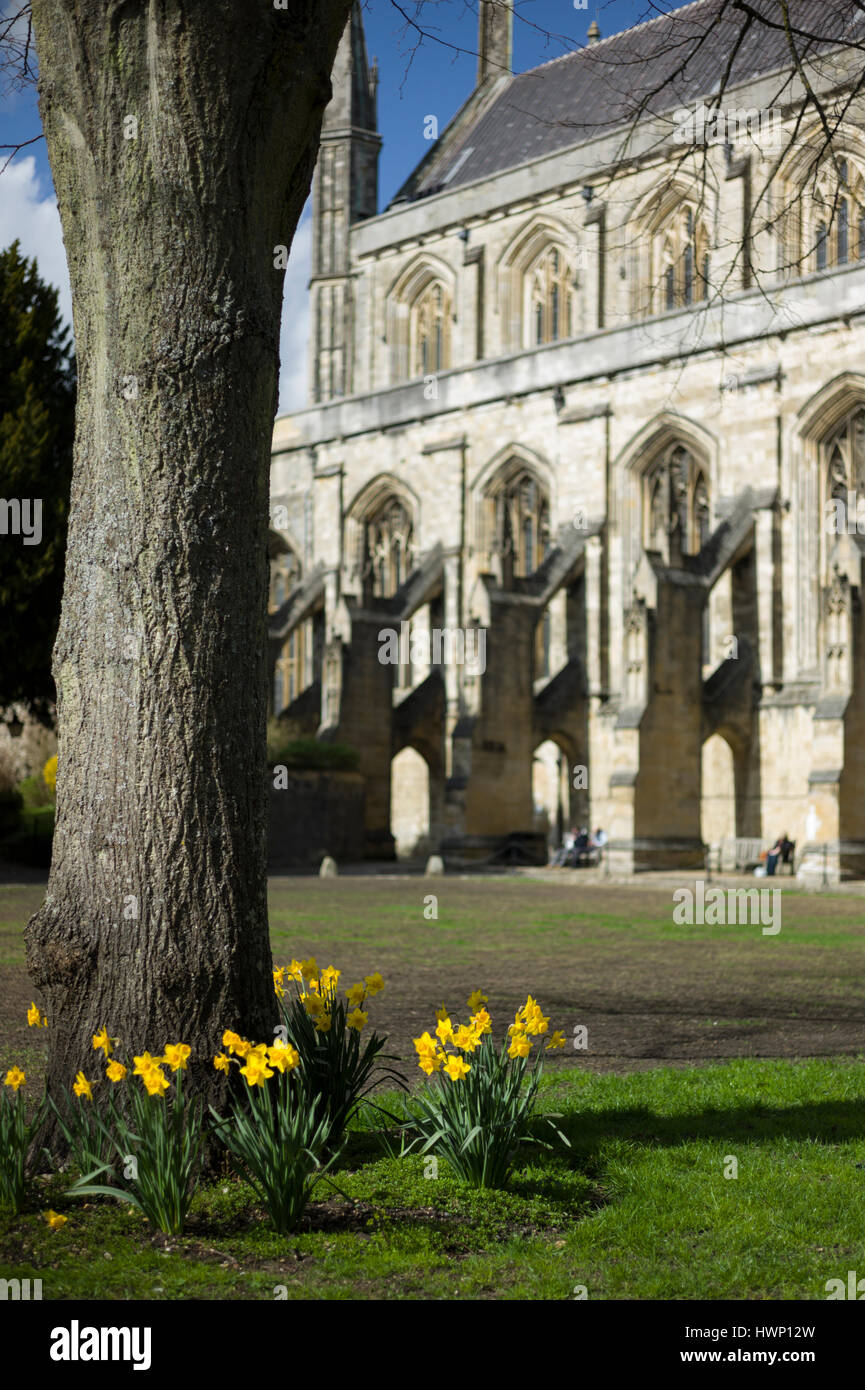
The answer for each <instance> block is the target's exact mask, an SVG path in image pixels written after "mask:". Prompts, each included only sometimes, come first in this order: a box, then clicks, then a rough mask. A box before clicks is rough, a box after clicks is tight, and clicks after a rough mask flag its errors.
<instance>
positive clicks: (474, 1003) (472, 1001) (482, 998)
mask: <svg viewBox="0 0 865 1390" xmlns="http://www.w3.org/2000/svg"><path fill="white" fill-rule="evenodd" d="M467 1003H468V1006H469V1008H470V1009H471V1011H472V1013H476V1012H477V1010H478V1009H479V1008H480V1006H481V1004H486V1003H487V996H486V995H485V994H481V992H480V990H479V989H476V990H475V991H474V992H473V993H472V994H470V995H469V997H468V1000H467Z"/></svg>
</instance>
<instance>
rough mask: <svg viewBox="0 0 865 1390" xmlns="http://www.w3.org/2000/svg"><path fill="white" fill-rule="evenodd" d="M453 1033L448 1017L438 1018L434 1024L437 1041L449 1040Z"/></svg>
mask: <svg viewBox="0 0 865 1390" xmlns="http://www.w3.org/2000/svg"><path fill="white" fill-rule="evenodd" d="M453 1035H454V1030H453V1024H452V1023H451V1021H450V1019H449V1018H442V1019H440V1020H439V1022H438V1023H437V1024H436V1037H437V1038H438V1039H439V1041H440V1042H443V1043H446V1042H450V1041H451V1039H452V1038H453Z"/></svg>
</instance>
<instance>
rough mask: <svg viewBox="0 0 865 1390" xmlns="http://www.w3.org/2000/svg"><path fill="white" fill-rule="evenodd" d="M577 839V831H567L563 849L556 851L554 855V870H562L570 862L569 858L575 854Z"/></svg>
mask: <svg viewBox="0 0 865 1390" xmlns="http://www.w3.org/2000/svg"><path fill="white" fill-rule="evenodd" d="M576 838H577V832H576V829H571V830H566V831H565V834H564V837H563V839H562V845H561V849H558V850H556V853H555V854H554V855H553V868H554V869H561V868H563V867H564V865H565V864H567V862H568V858H569V857H570V855H571V854H572V853H573V850H574V841H575V840H576Z"/></svg>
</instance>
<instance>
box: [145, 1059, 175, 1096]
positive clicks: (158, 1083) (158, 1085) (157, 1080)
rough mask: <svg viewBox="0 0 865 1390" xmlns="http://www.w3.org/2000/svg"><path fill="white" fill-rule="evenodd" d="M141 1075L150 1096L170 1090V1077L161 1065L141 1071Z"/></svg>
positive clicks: (159, 1094) (160, 1094)
mask: <svg viewBox="0 0 865 1390" xmlns="http://www.w3.org/2000/svg"><path fill="white" fill-rule="evenodd" d="M140 1075H141V1080H142V1081H143V1082H144V1085H145V1088H146V1090H147V1094H148V1095H149V1096H162V1095H164V1094H165V1092H166V1091H167V1090H168V1077H167V1076H165V1075H164V1074H163V1072H162V1069H161V1068H160V1067H157V1066H153V1067H150V1069H149V1070H148V1071H145V1072H141V1073H140Z"/></svg>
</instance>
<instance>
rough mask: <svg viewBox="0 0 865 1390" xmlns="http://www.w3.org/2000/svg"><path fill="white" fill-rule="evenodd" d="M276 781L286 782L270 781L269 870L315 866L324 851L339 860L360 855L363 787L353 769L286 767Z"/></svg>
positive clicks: (354, 859)
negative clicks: (277, 783)
mask: <svg viewBox="0 0 865 1390" xmlns="http://www.w3.org/2000/svg"><path fill="white" fill-rule="evenodd" d="M281 780H284V781H287V784H288V785H287V786H285V787H282V786H280V787H279V788H275V787H274V786H273V785H271V786H270V848H269V858H268V868H269V869H270V871H271V872H278V871H279V870H281V869H290V868H306V869H311V870H317V869H318V866H319V864H320V863H321V861H322V859H323V858H324V856H325V855H326V854H329V855H331V856H332V857H333V858H334V859H335V860H336V862H337V864H340V865H341V864H348V863H357V862H358V861H360V860H361V859H363V805H364V789H363V778H362V777H361V776H360V775H359V774H358V773H356V772H307V771H301V770H294V769H289V771H288V774H287V777H283V778H282V779H281ZM271 782H272V779H271Z"/></svg>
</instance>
